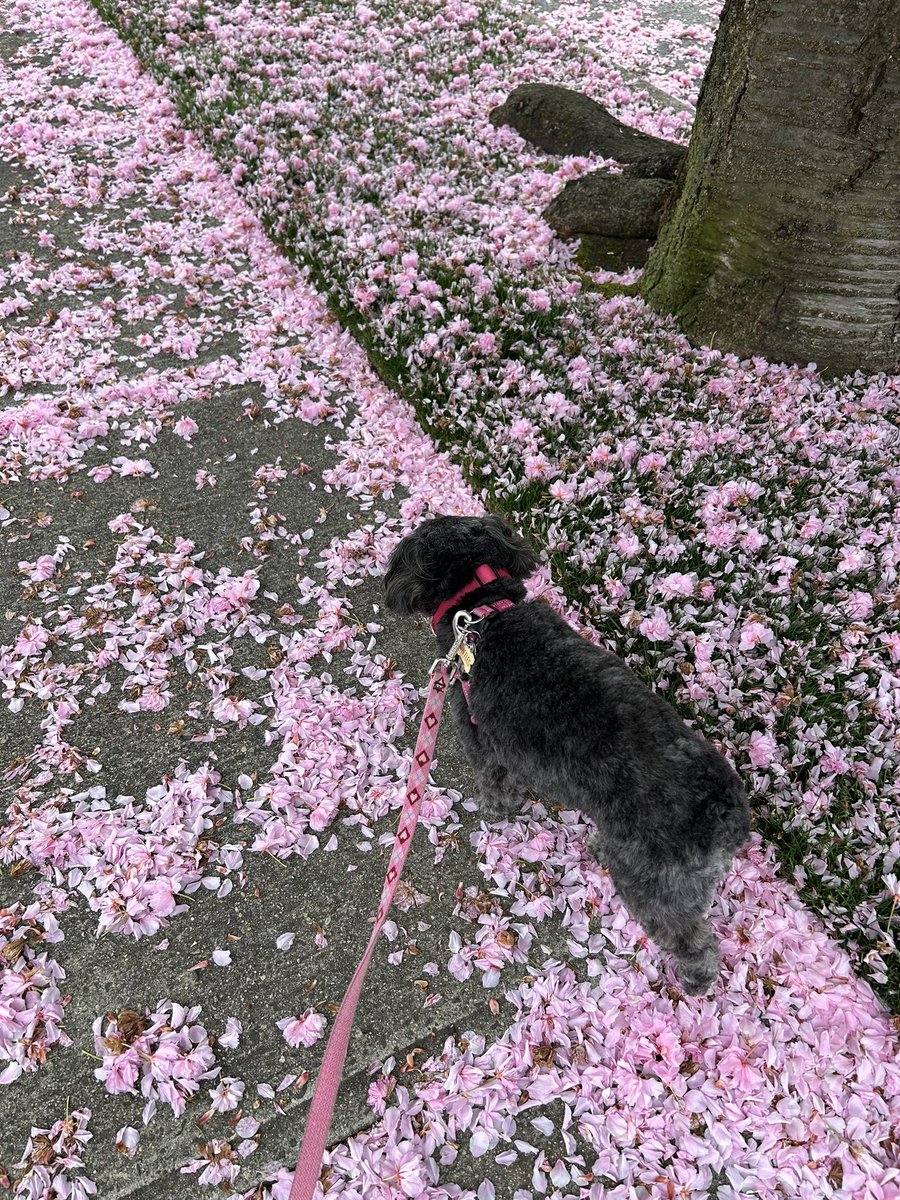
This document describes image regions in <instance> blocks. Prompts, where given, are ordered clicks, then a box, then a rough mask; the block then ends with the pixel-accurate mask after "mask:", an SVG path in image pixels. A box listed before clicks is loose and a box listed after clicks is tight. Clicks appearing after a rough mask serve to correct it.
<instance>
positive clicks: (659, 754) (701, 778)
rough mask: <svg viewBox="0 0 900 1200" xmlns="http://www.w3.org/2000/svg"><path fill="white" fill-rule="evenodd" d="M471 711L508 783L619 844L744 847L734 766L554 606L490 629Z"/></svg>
mask: <svg viewBox="0 0 900 1200" xmlns="http://www.w3.org/2000/svg"><path fill="white" fill-rule="evenodd" d="M469 701H470V705H471V708H472V715H473V716H474V718H475V720H476V722H477V723H478V729H479V735H480V736H482V737H485V738H487V739H488V740H489V742H490V743H491V747H492V749H493V751H494V753H495V754H496V755H497V757H498V758H499V759H500V760H501V761H503V762H504V764H505V765H506V767H507V769H508V770H509V772H510V773H511V774H512V775H515V776H516V777H518V778H521V779H522V782H523V785H524V786H527V787H530V788H533V789H534V790H535V791H537V792H539V793H542V794H544V795H545V796H546V798H547V799H549V800H557V801H559V802H561V803H563V804H567V805H570V806H572V807H578V808H581V809H583V810H584V811H585V812H586V813H587V814H588V815H589V816H591V817H595V818H598V817H601V815H602V825H603V827H604V829H605V830H606V831H607V834H608V836H609V837H610V838H612V839H616V838H617V835H618V834H621V835H622V836H624V837H630V836H633V832H634V830H635V829H636V828H640V829H641V830H642V831H643V837H644V838H645V839H648V840H650V841H652V842H653V843H654V844H655V845H656V847H657V849H658V852H659V853H660V854H661V855H662V856H663V857H664V858H670V857H673V856H674V857H680V856H682V855H683V854H684V853H690V852H691V851H700V852H701V853H702V854H703V855H706V854H708V853H709V852H710V851H711V850H714V849H719V850H721V851H722V853H723V854H724V855H728V856H730V855H731V854H733V853H734V851H735V850H736V849H737V848H738V847H739V846H740V845H742V844H743V842H744V841H745V840H746V838H747V835H748V833H749V829H750V820H749V808H748V805H747V799H746V795H745V792H744V788H743V786H742V784H741V782H740V780H739V778H738V776H737V774H736V773H735V771H734V770H733V768H732V767H731V766H730V764H729V763H728V762H727V761H726V760H725V759H724V758H723V757H722V755H721V754H719V753H718V751H717V750H716V749H715V748H714V747H713V746H711V745H710V744H709V743H708V742H706V741H704V740H703V739H702V738H701V737H700V736H699V735H698V734H696V733H694V732H693V731H692V730H691V729H690V728H689V727H688V726H687V725H686V724H685V722H684V721H683V720H682V718H681V717H679V715H678V714H677V713H676V712H675V710H674V709H673V708H672V707H671V706H670V705H669V704H668V703H667V702H666V701H665V700H663V698H662V697H661V696H659V695H657V694H656V693H655V692H653V691H651V690H650V689H649V688H647V687H646V686H645V685H644V684H643V683H642V682H641V681H640V680H639V679H638V677H637V676H636V675H635V674H634V673H633V672H632V671H631V670H630V669H629V668H628V667H627V666H626V665H625V663H624V662H622V660H621V659H619V658H617V657H616V655H614V654H611V653H609V652H608V651H606V650H602V649H600V648H599V647H597V646H594V645H592V644H591V643H590V642H588V641H586V640H585V639H584V638H582V637H580V636H579V635H578V634H577V633H576V632H575V631H574V630H573V629H572V628H571V626H569V625H568V624H567V623H566V622H565V621H563V620H562V619H561V618H560V617H559V616H558V615H557V614H556V613H555V612H554V611H553V610H552V609H551V608H550V607H549V605H547V604H544V603H542V602H539V601H531V602H527V603H525V604H520V605H519V606H517V607H516V608H515V609H513V610H512V611H510V612H508V613H504V614H502V615H501V616H499V617H496V618H494V619H492V620H491V622H490V623H489V624H488V627H487V628H486V630H485V632H484V636H483V637H482V639H481V640H480V642H479V644H478V648H477V655H476V660H475V668H474V671H473V674H472V683H471V690H470V693H469ZM598 810H599V811H598Z"/></svg>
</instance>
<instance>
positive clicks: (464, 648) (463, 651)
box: [456, 642, 475, 675]
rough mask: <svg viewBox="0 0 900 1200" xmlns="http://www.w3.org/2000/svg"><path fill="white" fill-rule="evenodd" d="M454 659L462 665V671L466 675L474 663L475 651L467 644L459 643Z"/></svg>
mask: <svg viewBox="0 0 900 1200" xmlns="http://www.w3.org/2000/svg"><path fill="white" fill-rule="evenodd" d="M456 657H457V658H458V659H459V661H460V662H461V663H462V669H463V671H465V673H466V674H467V675H468V673H469V672H470V671H471V670H472V667H473V665H474V663H475V651H474V650H473V649H472V647H471V646H470V645H469V644H468V643H467V642H461V643H460V645H459V646H457V648H456Z"/></svg>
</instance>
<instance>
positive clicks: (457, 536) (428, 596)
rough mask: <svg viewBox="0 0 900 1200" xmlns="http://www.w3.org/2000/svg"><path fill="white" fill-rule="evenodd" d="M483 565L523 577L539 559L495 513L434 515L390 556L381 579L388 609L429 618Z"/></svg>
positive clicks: (409, 535)
mask: <svg viewBox="0 0 900 1200" xmlns="http://www.w3.org/2000/svg"><path fill="white" fill-rule="evenodd" d="M482 563H487V564H488V566H490V567H493V568H494V570H500V569H501V568H502V569H503V570H505V571H508V572H509V574H510V575H511V577H512V578H513V579H515V580H522V579H527V578H528V576H529V575H532V574H533V573H534V572H535V570H536V569H537V560H536V559H535V557H534V555H533V554H532V553H531V551H530V550H529V548H528V547H527V546H526V544H525V542H524V541H522V539H521V538H520V537H518V536H517V535H516V534H514V533H513V531H512V530H511V529H510V527H509V526H508V525H506V524H505V523H504V522H503V521H501V520H500V518H499V517H494V516H486V517H433V518H432V519H431V520H430V521H425V522H423V524H421V525H420V526H419V528H418V529H416V530H415V531H414V532H413V533H410V534H408V535H407V536H406V537H405V538H404V539H403V541H402V542H401V543H400V544H399V546H397V547H396V549H395V550H394V552H393V554H392V555H391V557H390V559H389V561H388V565H387V571H386V573H385V577H384V588H385V597H386V600H387V606H388V608H389V609H390V610H391V612H395V613H402V614H403V615H404V616H408V615H409V614H411V613H425V615H426V616H429V617H430V616H431V615H432V613H434V612H435V610H436V609H437V607H438V605H439V604H440V603H441V601H443V600H447V599H449V598H450V597H451V596H452V595H453V594H454V593H455V592H457V591H459V589H460V588H461V587H463V586H464V585H465V584H467V583H468V582H469V580H470V579H471V578H472V576H473V575H474V573H475V568H476V567H478V566H480V565H481V564H482Z"/></svg>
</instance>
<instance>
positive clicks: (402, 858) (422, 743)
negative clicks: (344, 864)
mask: <svg viewBox="0 0 900 1200" xmlns="http://www.w3.org/2000/svg"><path fill="white" fill-rule="evenodd" d="M451 656H452V651H451V654H450V655H448V656H447V658H445V659H438V660H437V662H435V663H434V665H433V666H432V668H431V683H430V686H429V689H428V699H427V700H426V701H425V712H424V713H423V714H422V724H421V725H420V726H419V736H418V739H417V741H416V749H415V753H414V755H413V763H412V768H411V769H410V772H409V779H408V780H407V784H406V797H405V799H404V801H403V809H402V811H401V813H400V828H399V829H398V830H397V836H396V837H395V838H394V845H393V848H392V850H391V861H390V863H389V865H388V870H387V875H386V877H385V880H384V887H383V888H382V891H381V902H380V904H379V905H378V915H377V916H376V918H375V928H374V929H373V930H372V936H371V937H370V938H369V944H368V946H366V952H365V954H363V956H362V960H361V961H360V964H359V966H358V967H357V968H356V970H355V971H354V973H353V978H352V979H351V980H350V986H349V987H348V988H347V991H346V993H345V994H344V999H343V1000H342V1001H341V1007H340V1008H339V1009H338V1014H337V1017H336V1018H335V1022H334V1026H333V1027H332V1030H331V1036H330V1037H329V1039H328V1045H327V1047H326V1049H325V1056H324V1058H323V1059H322V1065H321V1067H320V1068H319V1076H318V1079H317V1080H316V1088H315V1091H314V1092H313V1098H312V1104H311V1106H310V1110H309V1116H308V1118H307V1121H306V1129H305V1131H304V1134H303V1142H302V1143H301V1146H300V1155H299V1157H298V1159H297V1169H296V1171H295V1172H294V1181H293V1183H292V1184H291V1194H290V1197H289V1200H312V1196H313V1192H314V1191H315V1187H316V1184H317V1183H318V1182H319V1176H320V1174H321V1171H322V1156H323V1155H324V1153H325V1143H326V1141H327V1139H328V1128H329V1126H330V1125H331V1114H332V1112H333V1111H334V1104H335V1101H336V1100H337V1094H338V1088H339V1087H340V1083H341V1074H342V1072H343V1069H344V1059H345V1058H346V1056H347V1045H348V1043H349V1041H350V1030H351V1029H352V1027H353V1017H354V1014H355V1013H356V1004H357V1001H358V1000H359V994H360V992H361V991H362V985H363V980H364V979H365V977H366V971H367V970H368V967H369V959H370V958H371V957H372V951H373V950H374V949H375V943H376V941H377V940H378V935H379V934H380V933H381V927H382V925H383V924H384V922H385V918H386V917H387V915H388V911H389V910H390V907H391V903H392V901H393V899H394V892H396V890H397V884H398V883H399V882H400V875H401V874H402V872H403V866H404V864H405V862H406V856H407V854H408V853H409V847H410V843H411V842H412V836H413V834H414V833H415V829H416V824H417V822H418V820H419V802H420V801H421V799H422V797H423V796H424V795H425V789H426V787H427V786H428V772H429V770H430V769H431V760H432V758H433V757H434V747H435V745H436V743H437V735H438V726H439V725H440V723H441V713H442V712H443V709H444V701H445V700H446V698H447V688H448V687H449V685H450V683H452V681H453V677H454V675H455V664H454V665H453V667H451V666H450V665H449V660H450V658H451Z"/></svg>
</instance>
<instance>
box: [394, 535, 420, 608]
mask: <svg viewBox="0 0 900 1200" xmlns="http://www.w3.org/2000/svg"><path fill="white" fill-rule="evenodd" d="M423 566H424V564H423V560H422V544H421V542H420V540H419V539H418V538H417V537H416V536H415V534H410V535H409V536H408V537H405V538H404V539H403V541H402V542H400V543H399V544H398V545H397V546H395V547H394V550H393V553H392V554H391V557H390V558H389V559H388V565H387V570H386V571H385V575H384V598H385V603H386V604H387V606H388V608H389V609H390V610H391V612H393V613H397V614H398V615H400V616H402V617H409V616H411V615H412V614H413V613H415V612H420V611H421V610H422V601H423V598H424V586H423Z"/></svg>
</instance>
